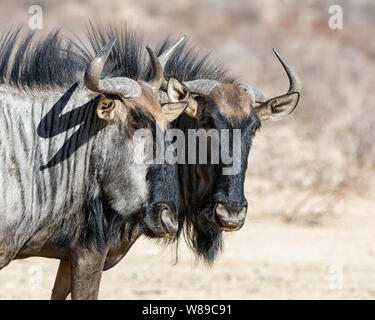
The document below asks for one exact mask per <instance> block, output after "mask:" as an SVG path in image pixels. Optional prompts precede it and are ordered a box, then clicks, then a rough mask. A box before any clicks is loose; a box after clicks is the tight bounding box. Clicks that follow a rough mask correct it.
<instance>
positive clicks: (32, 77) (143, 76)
mask: <svg viewBox="0 0 375 320" xmlns="http://www.w3.org/2000/svg"><path fill="white" fill-rule="evenodd" d="M113 37H116V38H117V41H116V43H115V45H114V47H113V49H112V52H111V54H110V56H109V58H108V61H107V63H106V65H105V67H104V70H103V74H102V77H113V76H125V77H129V78H131V79H134V80H144V81H147V80H149V79H150V76H151V64H150V61H149V58H148V56H147V53H146V50H145V46H146V45H147V44H149V42H147V41H145V40H144V36H143V34H142V33H141V32H139V31H134V30H132V29H131V28H130V27H123V28H119V27H114V26H111V25H109V26H105V27H102V26H99V25H94V24H92V23H90V24H89V25H88V27H87V30H86V35H85V37H84V39H80V38H78V37H77V36H71V37H66V36H63V35H61V32H60V31H54V32H51V33H49V34H48V35H47V36H44V37H43V38H40V39H39V38H37V37H36V36H35V32H30V31H29V32H23V31H22V28H18V29H12V30H9V31H8V32H5V33H3V34H1V35H0V84H9V85H12V86H15V87H18V88H19V89H34V88H50V87H54V86H57V87H61V88H68V87H70V86H71V85H72V84H73V83H74V82H77V81H82V79H83V74H84V72H85V70H86V67H87V65H88V63H89V61H90V60H91V59H92V57H93V56H94V55H95V53H96V52H98V51H99V49H100V48H102V47H103V46H104V44H106V43H107V42H108V41H109V40H110V39H112V38H113ZM172 43H173V41H171V40H170V37H167V38H165V39H164V40H161V41H160V42H159V43H158V44H156V45H152V44H151V46H152V47H153V48H154V50H155V52H156V53H157V55H159V54H160V53H161V52H163V51H164V50H165V49H166V48H167V47H168V46H169V45H171V44H172ZM165 76H166V78H169V77H170V76H173V77H175V78H177V79H179V80H180V81H187V80H195V79H203V78H204V79H214V80H218V81H227V82H234V79H233V78H231V77H230V76H229V75H228V73H227V71H226V70H225V69H224V68H223V66H222V65H220V64H217V63H214V62H213V61H212V60H211V59H210V57H209V54H203V53H201V52H200V51H199V50H197V49H196V48H195V47H192V46H188V45H187V43H186V42H185V43H184V44H183V45H181V46H180V48H179V49H178V50H177V51H176V52H175V53H174V55H173V56H172V57H171V59H170V60H169V62H168V64H167V65H166V69H165Z"/></svg>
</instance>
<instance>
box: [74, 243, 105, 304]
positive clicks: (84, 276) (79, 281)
mask: <svg viewBox="0 0 375 320" xmlns="http://www.w3.org/2000/svg"><path fill="white" fill-rule="evenodd" d="M106 254H107V250H105V252H98V251H96V250H88V249H82V250H77V251H76V250H74V252H72V254H71V266H72V268H71V273H72V299H73V300H94V299H97V298H98V293H99V286H100V280H101V277H102V272H103V267H104V262H105V257H106Z"/></svg>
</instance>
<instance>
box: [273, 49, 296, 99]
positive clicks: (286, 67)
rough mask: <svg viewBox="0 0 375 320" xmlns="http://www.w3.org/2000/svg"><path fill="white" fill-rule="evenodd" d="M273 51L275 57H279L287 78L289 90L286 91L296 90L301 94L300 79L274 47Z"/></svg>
mask: <svg viewBox="0 0 375 320" xmlns="http://www.w3.org/2000/svg"><path fill="white" fill-rule="evenodd" d="M273 52H274V53H275V54H276V57H277V59H279V61H280V63H281V64H282V66H283V68H284V70H285V72H286V74H287V75H288V78H289V90H288V93H292V92H298V93H299V94H301V90H302V86H301V81H300V79H299V78H298V76H297V74H296V72H295V71H294V70H293V69H292V68H291V67H290V66H289V65H288V63H287V62H286V61H285V60H284V59H283V58H282V57H281V56H280V55H279V53H278V52H277V51H276V49H273Z"/></svg>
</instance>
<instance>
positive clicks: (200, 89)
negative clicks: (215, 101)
mask: <svg viewBox="0 0 375 320" xmlns="http://www.w3.org/2000/svg"><path fill="white" fill-rule="evenodd" d="M218 84H219V82H218V81H216V80H211V79H200V80H192V81H186V82H184V85H185V86H187V87H188V89H189V91H190V92H191V93H196V94H199V95H201V96H208V95H209V94H210V93H211V91H212V89H213V88H215V87H216V86H217V85H218Z"/></svg>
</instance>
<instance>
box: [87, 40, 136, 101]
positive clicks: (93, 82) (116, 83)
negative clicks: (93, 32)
mask: <svg viewBox="0 0 375 320" xmlns="http://www.w3.org/2000/svg"><path fill="white" fill-rule="evenodd" d="M115 42H116V38H113V39H111V40H110V41H109V42H108V43H107V44H106V45H105V46H104V47H103V48H102V49H101V50H100V51H99V53H98V54H97V55H96V56H95V57H94V58H93V59H92V60H91V62H90V64H89V66H88V67H87V69H86V72H85V77H84V81H85V85H86V87H87V88H88V89H90V90H92V91H95V92H100V93H106V94H114V95H120V96H122V97H124V98H135V97H139V96H140V95H141V93H142V89H141V86H140V85H139V84H138V83H137V81H135V80H133V79H130V78H126V77H116V78H107V79H100V76H101V74H102V71H103V67H104V65H105V62H106V61H107V59H108V56H109V54H110V52H111V49H112V47H113V45H114V43H115Z"/></svg>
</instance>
